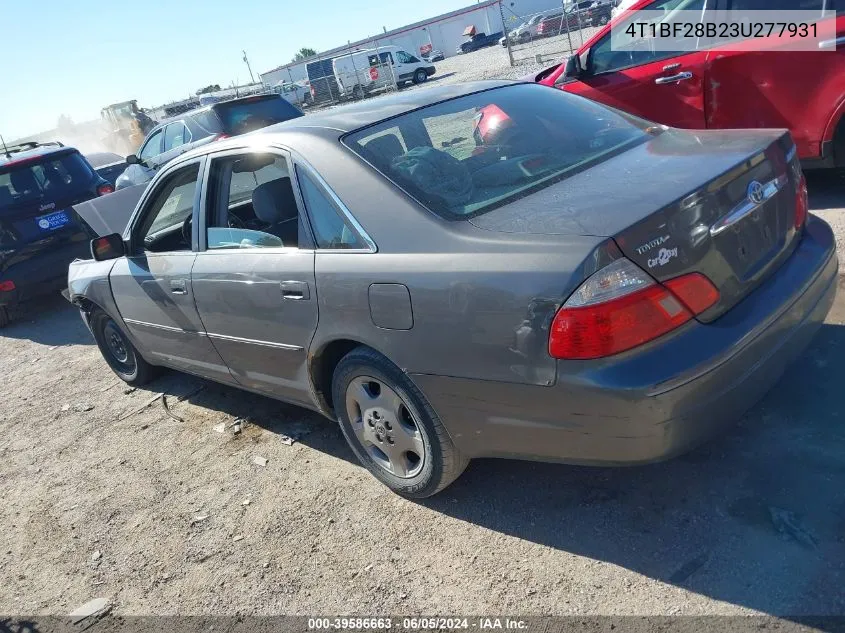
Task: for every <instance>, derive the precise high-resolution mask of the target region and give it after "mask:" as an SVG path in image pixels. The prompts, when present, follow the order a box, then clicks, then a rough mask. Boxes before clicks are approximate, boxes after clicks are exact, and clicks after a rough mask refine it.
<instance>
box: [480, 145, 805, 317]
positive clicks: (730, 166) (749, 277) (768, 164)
mask: <svg viewBox="0 0 845 633" xmlns="http://www.w3.org/2000/svg"><path fill="white" fill-rule="evenodd" d="M797 161H798V158H797V156H796V152H795V151H794V144H793V142H792V139H791V137H790V135H789V133H788V132H787V131H785V130H749V131H734V130H731V131H696V132H687V131H682V130H668V131H666V132H664V133H662V134H660V135H658V136H656V137H655V138H653V139H651V140H649V141H648V142H647V143H643V144H641V145H639V146H637V147H634V148H632V149H630V150H629V151H627V152H625V153H623V154H621V155H619V156H616V157H615V158H613V159H611V160H608V161H606V162H604V163H601V164H599V165H596V166H594V167H592V168H590V169H588V170H585V171H583V172H581V173H579V174H576V175H574V176H572V177H570V178H568V179H566V180H564V181H562V182H560V183H557V184H555V185H553V186H551V187H547V188H546V189H543V190H541V191H539V192H537V193H534V194H532V195H530V196H527V197H526V198H523V199H521V200H518V201H516V202H514V203H511V204H508V205H506V206H503V207H500V208H498V209H494V210H493V211H490V212H489V213H486V214H483V215H480V216H477V217H475V218H472V219H471V222H472V223H473V224H475V225H476V226H478V227H479V228H483V229H487V230H494V231H505V232H515V233H542V234H561V235H576V234H577V235H595V236H604V237H609V238H613V239H614V240H615V241H616V243H617V244H618V246H619V247H620V249H621V250H622V252H623V253H624V254H625V256H626V257H628V258H629V259H631V260H632V261H634V262H635V263H636V264H637V265H639V266H640V267H641V268H643V270H646V271H647V272H648V273H649V274H650V275H652V276H653V277H654V278H655V279H657V280H658V281H665V280H668V279H672V278H674V277H678V276H680V275H684V274H687V273H691V272H699V273H702V274H704V275H706V276H707V277H708V278H709V279H710V281H712V282H713V284H714V285H715V286H716V287H717V288H718V289H719V293H720V300H719V302H718V303H717V304H716V305H714V306H713V307H712V308H710V309H709V310H707V311H706V312H704V313H703V314H701V315H699V319H700V320H701V321H704V322H707V321H711V320H713V319H715V318H716V317H718V316H719V315H721V314H722V313H724V312H725V311H727V310H728V309H730V308H731V307H732V306H733V305H735V304H736V303H738V302H739V301H740V300H741V299H742V298H743V297H745V296H747V295H748V294H749V293H750V292H752V291H753V290H754V288H756V287H757V286H758V285H759V284H760V283H762V281H763V280H765V279H766V278H767V277H768V276H769V275H770V274H771V273H772V272H773V271H774V270H776V269H777V267H778V266H779V265H780V264H781V263H782V262H783V261H784V260H785V259H786V258H788V257H789V255H790V254H791V253H792V251H793V250H794V248H795V245H796V244H797V241H798V240H797V237H798V233H799V231H798V230H796V229H795V226H794V222H795V209H796V191H797V181H798V178H799V177H800V167H799V166H798V162H797Z"/></svg>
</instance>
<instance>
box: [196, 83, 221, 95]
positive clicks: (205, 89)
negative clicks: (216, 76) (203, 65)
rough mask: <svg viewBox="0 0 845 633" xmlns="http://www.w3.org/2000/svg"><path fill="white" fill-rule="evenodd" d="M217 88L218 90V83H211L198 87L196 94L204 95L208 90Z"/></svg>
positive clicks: (215, 90) (212, 90) (211, 90)
mask: <svg viewBox="0 0 845 633" xmlns="http://www.w3.org/2000/svg"><path fill="white" fill-rule="evenodd" d="M218 90H220V84H212V85H210V86H206V87H205V88H200V89H199V90H197V94H198V95H204V94H207V93H209V92H217V91H218Z"/></svg>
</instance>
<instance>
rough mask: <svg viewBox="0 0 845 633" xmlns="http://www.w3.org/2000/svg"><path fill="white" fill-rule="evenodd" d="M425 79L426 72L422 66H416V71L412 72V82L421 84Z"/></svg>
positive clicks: (426, 76)
mask: <svg viewBox="0 0 845 633" xmlns="http://www.w3.org/2000/svg"><path fill="white" fill-rule="evenodd" d="M426 79H428V73H426V72H425V71H424V70H423V69H422V68H417V70H416V72H415V73H414V83H415V84H421V83H423V82H424V81H425V80H426Z"/></svg>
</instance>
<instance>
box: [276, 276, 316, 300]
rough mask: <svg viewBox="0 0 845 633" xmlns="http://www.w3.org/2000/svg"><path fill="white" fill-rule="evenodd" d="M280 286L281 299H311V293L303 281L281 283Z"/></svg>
mask: <svg viewBox="0 0 845 633" xmlns="http://www.w3.org/2000/svg"><path fill="white" fill-rule="evenodd" d="M281 286H282V298H283V299H291V300H293V301H305V300H307V299H310V298H311V291H310V290H309V288H308V284H307V283H306V282H304V281H283V282H282V283H281Z"/></svg>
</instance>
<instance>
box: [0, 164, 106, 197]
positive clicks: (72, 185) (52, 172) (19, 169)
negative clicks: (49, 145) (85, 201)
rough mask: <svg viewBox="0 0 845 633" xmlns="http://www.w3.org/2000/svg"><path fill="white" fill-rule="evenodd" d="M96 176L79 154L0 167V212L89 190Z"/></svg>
mask: <svg viewBox="0 0 845 633" xmlns="http://www.w3.org/2000/svg"><path fill="white" fill-rule="evenodd" d="M94 177H95V175H94V172H93V170H92V169H91V167H90V165H88V163H87V162H85V159H84V158H82V156H81V155H80V154H79V153H78V152H69V153H66V154H60V155H56V154H52V155H49V156H45V157H44V158H42V159H40V160H36V161H33V162H30V161H27V162H25V163H23V164H20V165H14V164H11V165H9V166H8V167H3V166H2V165H0V211H2V210H3V209H7V208H10V207H14V206H19V205H22V204H27V203H33V202H42V201H52V200H55V199H56V198H61V197H66V196H73V195H76V194H78V193H80V192H82V191H84V190H85V189H87V188H88V187H89V186H90V185H91V182H92V180H93V179H94Z"/></svg>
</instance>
